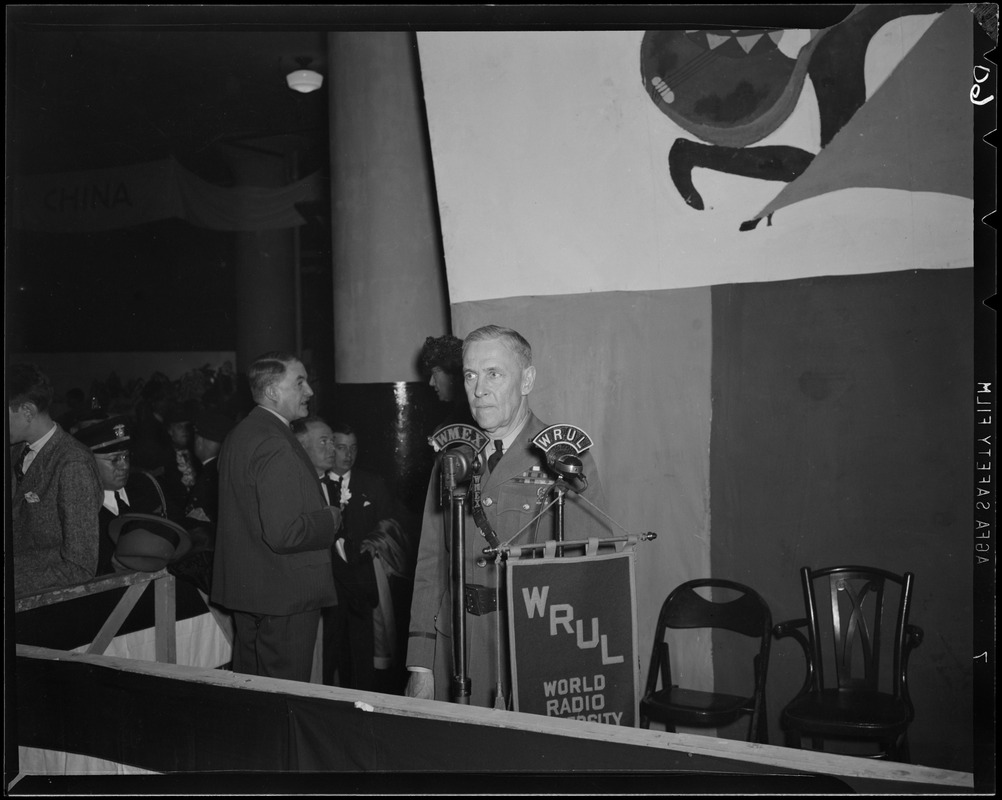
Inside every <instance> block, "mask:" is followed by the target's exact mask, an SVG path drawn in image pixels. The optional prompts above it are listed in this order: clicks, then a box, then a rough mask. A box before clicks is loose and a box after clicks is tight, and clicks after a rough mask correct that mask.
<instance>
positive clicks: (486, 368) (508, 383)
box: [463, 339, 536, 439]
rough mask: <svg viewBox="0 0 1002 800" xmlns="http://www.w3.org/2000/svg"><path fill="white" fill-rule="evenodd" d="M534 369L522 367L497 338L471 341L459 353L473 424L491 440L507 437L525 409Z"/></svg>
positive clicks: (534, 377) (534, 374)
mask: <svg viewBox="0 0 1002 800" xmlns="http://www.w3.org/2000/svg"><path fill="white" fill-rule="evenodd" d="M535 380H536V368H535V367H533V366H528V367H526V368H525V369H523V368H522V367H521V366H520V365H519V363H518V359H517V358H516V356H515V354H514V353H513V352H512V351H511V350H510V349H509V348H508V346H507V345H505V344H504V342H502V341H501V340H500V339H489V340H487V341H480V342H471V343H470V344H469V346H468V347H466V349H465V352H464V353H463V381H464V385H465V387H466V397H467V399H469V401H470V411H471V412H472V413H473V418H474V419H475V420H476V421H477V424H478V425H479V426H480V427H481V428H483V429H484V430H485V431H486V432H487V433H489V434H490V435H491V436H492V437H493V438H495V439H502V438H504V437H505V436H507V435H508V434H509V433H510V432H511V429H512V428H513V427H514V425H515V424H516V423H517V422H519V421H520V419H521V416H522V412H523V411H527V410H528V404H529V401H528V395H529V392H531V391H532V385H533V383H535Z"/></svg>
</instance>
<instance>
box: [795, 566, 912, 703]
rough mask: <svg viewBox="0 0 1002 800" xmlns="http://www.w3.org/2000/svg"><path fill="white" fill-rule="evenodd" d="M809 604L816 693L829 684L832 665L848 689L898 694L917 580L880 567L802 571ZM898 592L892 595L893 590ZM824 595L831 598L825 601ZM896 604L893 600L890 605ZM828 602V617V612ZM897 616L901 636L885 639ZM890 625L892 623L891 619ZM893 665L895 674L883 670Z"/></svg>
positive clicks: (839, 684) (836, 679)
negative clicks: (913, 581) (910, 602)
mask: <svg viewBox="0 0 1002 800" xmlns="http://www.w3.org/2000/svg"><path fill="white" fill-rule="evenodd" d="M801 574H802V577H803V582H804V595H805V601H806V604H807V611H808V620H809V630H808V640H809V642H810V645H811V651H812V652H811V657H812V659H813V660H814V666H815V672H814V677H815V683H816V686H815V688H816V689H822V688H825V687H826V686H828V684H827V683H826V677H825V675H826V667H828V668H831V669H833V674H834V684H833V685H832V686H831V687H830V688H838V689H842V690H867V691H880V690H884V689H886V690H887V691H890V692H891V693H894V694H896V693H897V691H898V674H897V673H898V671H899V670H898V665H899V663H900V652H901V644H902V642H903V636H904V626H905V625H906V624H907V612H908V599H909V595H910V591H911V581H910V579H908V576H907V575H906V576H905V577H904V578H903V577H902V576H898V575H894V574H893V573H890V572H887V571H885V570H881V569H877V568H867V567H829V568H826V569H819V570H811V569H809V568H807V567H804V568H803V569H802V570H801ZM891 586H893V587H895V588H896V589H897V591H895V592H894V594H893V600H891V596H889V595H888V594H887V592H888V590H889V587H891ZM821 592H823V593H824V594H826V595H827V597H824V598H823V599H822V597H819V596H818V594H819V593H821ZM889 600H891V602H888V601H889ZM822 604H823V605H824V606H825V607H827V609H828V610H827V613H826V614H822V613H820V612H821V609H822V607H823V606H822ZM891 614H893V615H894V626H895V636H894V638H893V639H891V640H888V639H887V638H886V637H885V636H884V635H883V628H884V627H885V620H884V617H885V616H890V615H891ZM886 624H891V623H890V621H888V622H886ZM887 661H889V662H890V663H891V664H892V665H893V667H894V668H893V670H884V671H882V670H881V665H882V663H886V662H887Z"/></svg>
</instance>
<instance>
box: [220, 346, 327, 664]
mask: <svg viewBox="0 0 1002 800" xmlns="http://www.w3.org/2000/svg"><path fill="white" fill-rule="evenodd" d="M248 379H249V382H250V390H251V396H252V397H253V398H254V401H255V402H256V403H257V406H256V407H255V408H254V409H253V410H251V412H250V413H249V414H248V415H247V416H246V417H245V418H244V419H243V420H241V421H240V422H239V423H238V424H237V426H236V427H235V428H234V429H233V430H232V431H231V432H230V434H229V435H228V436H227V437H226V442H225V443H224V444H223V449H222V452H221V454H220V456H219V522H218V525H217V528H216V550H215V556H214V559H213V570H212V600H213V601H214V602H216V603H218V604H219V605H221V606H223V607H225V608H228V609H229V610H231V611H232V612H233V619H234V642H233V670H234V671H235V672H242V673H247V674H252V675H265V676H270V677H275V678H287V679H291V680H299V681H308V680H309V679H310V673H311V670H312V667H313V650H314V647H315V645H316V639H317V628H318V626H319V623H320V609H321V608H323V607H325V606H329V605H333V604H334V603H336V602H337V595H336V593H335V590H334V578H333V575H332V572H331V546H332V545H333V544H334V537H335V536H336V534H337V532H338V529H339V528H340V527H341V510H340V509H339V508H338V507H337V506H336V505H335V506H328V505H327V504H326V503H325V502H324V495H323V492H322V491H321V488H320V481H319V479H318V478H317V473H316V470H315V469H314V467H313V464H312V463H311V462H310V458H309V456H308V455H307V454H306V451H305V450H304V449H303V446H302V445H301V444H300V443H299V441H298V440H297V439H296V437H295V436H294V435H293V434H292V431H291V430H290V428H289V425H290V423H291V422H292V421H293V420H296V419H300V418H302V417H305V416H308V415H309V400H310V398H311V397H312V396H313V390H312V389H311V388H310V384H309V380H308V378H307V374H306V368H305V367H304V366H303V364H302V362H301V361H300V360H299V359H297V358H296V357H295V356H292V355H289V354H286V353H278V352H272V353H267V354H265V355H263V356H260V357H258V358H257V359H256V360H255V361H254V363H253V364H251V365H250V368H249V369H248Z"/></svg>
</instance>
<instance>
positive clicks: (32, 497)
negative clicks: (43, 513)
mask: <svg viewBox="0 0 1002 800" xmlns="http://www.w3.org/2000/svg"><path fill="white" fill-rule="evenodd" d="M24 499H25V500H27V501H28V502H29V503H38V502H40V501H41V499H42V498H41V497H39V496H38V495H37V494H35V493H34V492H25V493H24Z"/></svg>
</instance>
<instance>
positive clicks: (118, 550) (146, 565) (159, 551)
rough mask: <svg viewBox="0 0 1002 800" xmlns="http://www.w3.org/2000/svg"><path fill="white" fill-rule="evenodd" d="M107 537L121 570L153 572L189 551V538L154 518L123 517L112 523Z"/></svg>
mask: <svg viewBox="0 0 1002 800" xmlns="http://www.w3.org/2000/svg"><path fill="white" fill-rule="evenodd" d="M108 535H109V536H110V537H111V540H112V541H113V542H114V543H115V558H116V559H117V560H118V561H119V562H120V563H121V564H122V566H124V567H127V568H129V569H135V570H139V571H140V572H156V571H157V570H160V569H163V568H164V567H166V566H167V565H168V564H170V563H173V562H174V561H177V560H178V559H180V558H182V557H183V556H185V555H186V554H187V553H188V552H189V551H190V550H191V536H190V535H189V534H188V531H186V530H185V529H184V528H182V527H181V526H180V525H178V524H177V523H176V522H171V521H170V520H169V519H164V518H163V517H158V516H155V515H153V514H122V515H121V516H119V517H116V518H115V519H113V520H112V521H111V524H110V525H109V526H108Z"/></svg>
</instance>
